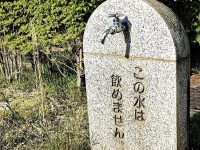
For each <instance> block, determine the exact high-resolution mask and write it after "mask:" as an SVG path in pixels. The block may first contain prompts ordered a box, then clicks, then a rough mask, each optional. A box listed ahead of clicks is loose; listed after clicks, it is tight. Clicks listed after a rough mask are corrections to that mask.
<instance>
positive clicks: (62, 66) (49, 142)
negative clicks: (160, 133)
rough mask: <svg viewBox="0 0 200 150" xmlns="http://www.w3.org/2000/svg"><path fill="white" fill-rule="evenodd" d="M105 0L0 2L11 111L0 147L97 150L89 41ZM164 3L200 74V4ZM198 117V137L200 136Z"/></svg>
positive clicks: (2, 122)
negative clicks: (86, 67)
mask: <svg viewBox="0 0 200 150" xmlns="http://www.w3.org/2000/svg"><path fill="white" fill-rule="evenodd" d="M104 1H105V0H87V1H86V0H31V1H30V0H11V1H5V0H4V1H1V2H0V102H4V103H6V104H7V109H8V110H7V111H2V110H0V149H20V150H21V149H73V150H76V149H77V150H80V149H90V146H89V137H88V136H89V135H88V122H87V107H86V96H85V89H84V80H83V79H84V71H83V56H82V36H83V32H84V28H85V25H86V22H87V20H88V18H89V16H90V15H91V13H92V12H93V11H94V9H95V8H96V7H97V6H98V5H100V4H101V3H102V2H104ZM160 1H161V2H163V3H164V4H166V5H168V6H169V7H170V8H171V9H173V11H174V12H175V13H176V14H177V15H178V16H179V18H180V19H181V20H182V22H183V24H184V26H185V29H186V32H187V34H188V37H189V40H190V43H191V62H192V71H193V73H198V72H200V2H199V1H186V0H185V1H180V0H179V1H173V0H171V1H167V0H160ZM197 118H198V117H197V116H195V118H194V119H193V120H192V121H191V127H192V128H191V129H192V130H191V132H196V133H199V129H198V125H199V124H198V123H197V122H198V119H197ZM195 123H196V124H195ZM195 137H200V135H199V134H197V135H195ZM191 139H193V140H192V142H191V143H192V144H191V145H192V147H193V148H195V146H196V147H199V145H200V144H199V143H200V142H199V143H198V140H196V141H197V142H196V141H195V142H194V139H197V138H191ZM195 144H196V145H195ZM198 144H199V145H198Z"/></svg>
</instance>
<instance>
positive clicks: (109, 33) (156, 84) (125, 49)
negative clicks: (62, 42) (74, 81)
mask: <svg viewBox="0 0 200 150" xmlns="http://www.w3.org/2000/svg"><path fill="white" fill-rule="evenodd" d="M108 16H109V17H108ZM83 50H84V64H85V75H86V91H87V100H88V115H89V131H90V141H91V147H92V149H93V150H104V149H105V150H188V116H189V113H188V111H189V92H188V91H189V76H190V73H189V68H190V67H189V56H190V51H189V44H188V39H187V36H186V33H185V31H184V29H183V26H182V24H181V23H180V21H179V20H178V18H177V17H176V15H175V14H174V13H173V12H172V11H171V10H170V9H169V8H168V7H166V6H164V5H163V4H162V3H160V2H158V1H156V0H107V1H106V2H104V3H103V4H101V5H100V6H99V7H98V8H97V9H96V10H95V11H94V13H93V14H92V15H91V17H90V19H89V21H88V23H87V26H86V30H85V33H84V40H83Z"/></svg>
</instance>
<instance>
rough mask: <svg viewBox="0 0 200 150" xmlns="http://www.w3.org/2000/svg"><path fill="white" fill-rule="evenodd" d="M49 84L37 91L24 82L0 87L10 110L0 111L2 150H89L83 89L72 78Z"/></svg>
mask: <svg viewBox="0 0 200 150" xmlns="http://www.w3.org/2000/svg"><path fill="white" fill-rule="evenodd" d="M50 81H51V82H49V81H48V80H46V79H44V80H43V84H42V86H40V87H39V88H37V89H34V88H32V89H31V88H28V90H27V89H26V88H25V87H26V86H25V85H26V84H27V83H24V84H25V85H22V86H21V84H23V82H22V83H12V85H9V86H7V87H6V86H4V87H1V89H4V90H1V91H3V93H2V94H3V96H2V98H1V99H2V101H4V102H7V105H8V106H10V107H9V108H10V110H6V111H0V135H1V136H0V149H5V150H7V149H13V150H23V149H24V150H29V149H30V150H32V149H36V150H45V149H46V150H89V149H90V143H89V133H88V117H87V102H86V96H85V94H84V92H83V91H84V90H82V92H80V89H78V88H76V86H75V84H74V83H75V78H73V77H70V78H60V79H59V78H56V77H52V79H50ZM27 82H28V83H30V84H31V85H33V83H32V82H34V80H33V81H32V82H31V81H30V80H29V81H27ZM5 89H6V90H5Z"/></svg>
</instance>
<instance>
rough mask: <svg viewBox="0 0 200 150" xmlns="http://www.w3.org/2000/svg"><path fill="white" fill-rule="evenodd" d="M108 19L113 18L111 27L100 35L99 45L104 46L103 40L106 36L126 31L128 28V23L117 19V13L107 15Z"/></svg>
mask: <svg viewBox="0 0 200 150" xmlns="http://www.w3.org/2000/svg"><path fill="white" fill-rule="evenodd" d="M108 17H109V18H111V17H114V20H113V25H112V26H110V27H109V28H108V29H107V30H105V31H104V32H103V34H102V37H101V43H102V44H104V42H105V39H106V37H107V35H108V34H112V35H113V34H115V33H119V32H122V31H128V30H129V28H130V23H129V22H128V21H122V20H120V19H119V14H118V13H114V14H109V15H108Z"/></svg>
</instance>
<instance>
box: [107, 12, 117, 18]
mask: <svg viewBox="0 0 200 150" xmlns="http://www.w3.org/2000/svg"><path fill="white" fill-rule="evenodd" d="M108 17H109V18H111V17H115V18H117V19H118V18H119V14H118V13H111V14H109V15H108Z"/></svg>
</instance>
